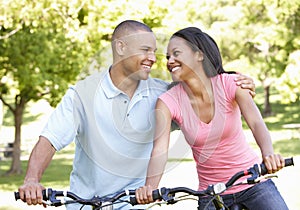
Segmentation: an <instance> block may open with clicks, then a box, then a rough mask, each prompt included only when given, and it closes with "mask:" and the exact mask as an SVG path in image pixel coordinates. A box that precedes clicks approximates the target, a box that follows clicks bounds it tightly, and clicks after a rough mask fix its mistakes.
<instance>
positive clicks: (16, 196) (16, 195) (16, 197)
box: [15, 192, 20, 200]
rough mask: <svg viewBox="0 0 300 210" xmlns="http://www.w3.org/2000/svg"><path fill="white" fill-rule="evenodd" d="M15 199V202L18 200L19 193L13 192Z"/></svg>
mask: <svg viewBox="0 0 300 210" xmlns="http://www.w3.org/2000/svg"><path fill="white" fill-rule="evenodd" d="M15 199H16V200H18V199H20V193H19V192H15Z"/></svg>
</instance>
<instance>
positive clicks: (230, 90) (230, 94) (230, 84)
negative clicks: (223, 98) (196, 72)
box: [221, 74, 239, 101]
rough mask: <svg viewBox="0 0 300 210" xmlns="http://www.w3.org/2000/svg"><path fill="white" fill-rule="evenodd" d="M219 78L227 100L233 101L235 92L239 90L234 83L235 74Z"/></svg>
mask: <svg viewBox="0 0 300 210" xmlns="http://www.w3.org/2000/svg"><path fill="white" fill-rule="evenodd" d="M221 77H222V80H223V85H224V88H225V90H226V91H225V92H226V94H227V98H228V100H229V101H234V100H235V93H236V90H237V88H239V86H237V85H236V82H235V81H234V78H235V77H236V74H222V75H221Z"/></svg>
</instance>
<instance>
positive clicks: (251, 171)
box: [14, 157, 294, 210]
mask: <svg viewBox="0 0 300 210" xmlns="http://www.w3.org/2000/svg"><path fill="white" fill-rule="evenodd" d="M293 165H294V160H293V157H291V158H287V159H285V166H293ZM244 176H249V177H248V178H247V179H245V180H244V181H242V182H239V183H236V182H237V180H238V179H240V178H241V177H244ZM273 177H277V176H276V175H275V174H268V173H267V169H266V166H265V165H264V163H261V164H254V165H253V167H250V168H248V169H247V170H244V171H240V172H238V173H236V174H234V175H233V176H232V177H231V178H230V179H229V181H228V182H227V183H217V184H214V185H209V186H208V187H207V189H205V190H203V191H196V190H193V189H190V188H187V187H176V188H165V187H162V188H160V189H156V190H154V191H153V193H152V195H153V200H161V201H158V202H155V203H154V204H152V205H151V206H150V207H148V208H151V207H153V206H154V205H161V204H167V205H168V204H175V203H177V202H179V201H182V200H186V199H194V200H198V199H201V197H203V196H206V197H207V196H210V197H211V200H210V202H213V204H214V206H215V208H216V210H226V209H231V210H242V209H243V207H242V206H241V205H239V204H233V206H231V207H227V206H225V204H224V203H223V200H222V198H221V196H220V195H221V194H222V193H223V192H225V191H226V190H227V189H229V188H231V187H233V186H237V185H241V184H256V183H259V182H260V181H261V180H263V179H269V178H273ZM235 183H236V184H235ZM177 193H184V195H183V196H180V197H176V194H177ZM134 195H135V190H124V191H122V192H120V193H118V194H116V195H115V196H113V197H99V196H94V197H92V198H90V199H84V198H81V197H79V196H78V195H76V194H75V193H72V192H70V191H57V190H53V189H51V188H48V189H47V190H44V191H43V200H44V204H46V205H49V206H56V207H57V206H62V205H67V204H72V203H79V204H82V207H81V208H80V209H82V208H83V206H85V205H90V206H92V207H93V209H94V210H113V204H117V203H129V204H131V205H133V206H134V205H137V201H136V198H135V196H134ZM14 196H15V199H16V201H17V200H18V199H20V195H19V192H14ZM126 196H129V198H128V199H124V200H123V199H121V198H123V197H126ZM188 196H194V197H197V199H195V198H186V197H188ZM57 197H68V198H70V199H71V200H59V199H57ZM148 208H147V209H148Z"/></svg>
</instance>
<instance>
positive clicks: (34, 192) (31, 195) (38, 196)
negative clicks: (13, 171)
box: [19, 180, 45, 207]
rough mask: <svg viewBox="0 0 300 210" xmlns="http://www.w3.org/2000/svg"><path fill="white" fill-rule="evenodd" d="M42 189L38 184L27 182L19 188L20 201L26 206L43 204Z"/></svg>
mask: <svg viewBox="0 0 300 210" xmlns="http://www.w3.org/2000/svg"><path fill="white" fill-rule="evenodd" d="M44 189H45V188H44V187H43V186H42V185H41V184H40V183H39V182H37V181H34V180H27V181H25V182H24V184H23V185H22V186H21V187H19V193H20V199H21V200H22V201H24V202H26V203H27V204H28V205H37V204H43V202H42V201H43V195H42V190H44ZM44 207H45V206H44Z"/></svg>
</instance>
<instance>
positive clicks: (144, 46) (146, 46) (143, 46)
mask: <svg viewBox="0 0 300 210" xmlns="http://www.w3.org/2000/svg"><path fill="white" fill-rule="evenodd" d="M141 48H147V49H153V48H152V47H151V46H148V45H142V46H141ZM156 51H157V47H156V48H154V52H156Z"/></svg>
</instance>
